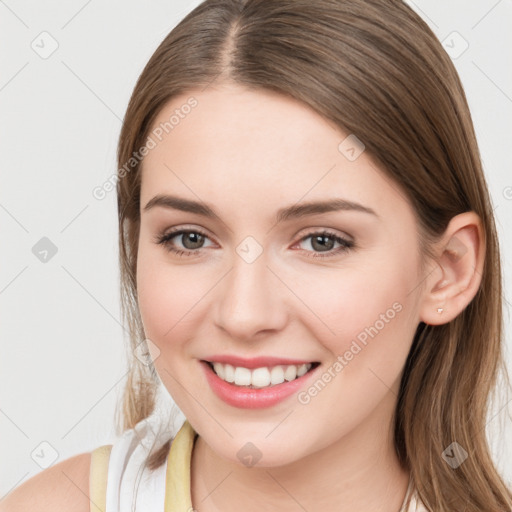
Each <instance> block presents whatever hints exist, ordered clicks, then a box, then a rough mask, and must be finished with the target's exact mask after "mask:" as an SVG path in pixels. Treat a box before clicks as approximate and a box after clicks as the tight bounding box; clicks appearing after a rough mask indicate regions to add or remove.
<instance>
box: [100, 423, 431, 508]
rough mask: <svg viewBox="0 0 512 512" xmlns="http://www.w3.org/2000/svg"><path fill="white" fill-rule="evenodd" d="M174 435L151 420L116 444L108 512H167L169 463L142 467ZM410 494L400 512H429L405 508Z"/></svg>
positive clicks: (413, 501)
mask: <svg viewBox="0 0 512 512" xmlns="http://www.w3.org/2000/svg"><path fill="white" fill-rule="evenodd" d="M166 429H167V430H166ZM175 433H176V432H172V431H170V430H169V426H168V424H167V425H166V426H163V425H162V423H161V421H160V420H158V418H157V421H155V418H154V417H149V418H147V419H145V420H143V421H141V422H139V423H138V424H137V425H136V426H135V428H133V429H131V430H127V431H126V432H124V434H123V435H122V436H121V437H120V438H119V439H118V440H117V441H116V442H114V444H113V446H112V451H111V453H110V461H109V465H108V476H107V491H106V509H105V512H121V511H122V512H132V511H137V512H164V498H165V479H166V471H167V460H166V461H165V463H164V464H162V465H161V466H160V467H159V468H157V469H156V470H155V471H152V472H150V471H149V470H148V469H147V468H145V467H143V463H144V461H145V460H146V458H147V456H148V454H149V450H150V448H151V445H152V443H153V442H155V446H156V448H155V450H153V451H156V450H157V449H158V448H160V446H162V444H163V443H164V441H165V440H166V439H168V438H169V437H170V436H171V435H175ZM410 492H411V486H409V489H408V490H407V494H406V497H405V499H404V502H403V504H402V506H401V508H400V511H399V512H428V511H427V509H426V508H425V507H424V506H423V504H422V503H421V502H420V501H419V500H418V499H417V498H416V494H414V495H413V497H412V499H411V504H410V507H409V508H408V509H407V510H406V509H405V508H404V505H405V502H406V500H407V497H408V495H409V493H410Z"/></svg>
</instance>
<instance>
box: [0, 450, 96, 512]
mask: <svg viewBox="0 0 512 512" xmlns="http://www.w3.org/2000/svg"><path fill="white" fill-rule="evenodd" d="M90 467H91V453H90V452H88V453H81V454H79V455H75V456H73V457H70V458H68V459H66V460H63V461H61V462H59V463H57V464H55V465H53V466H51V467H49V468H47V469H44V470H43V471H41V472H40V473H38V474H37V475H35V476H33V477H32V478H30V479H29V480H27V481H26V482H24V483H23V484H21V485H20V486H18V487H16V489H14V490H13V491H11V492H10V493H9V494H8V495H7V496H6V497H5V498H4V499H2V500H1V501H0V512H29V511H33V510H37V511H39V512H50V511H52V512H60V511H69V510H73V511H75V512H89V510H90V502H89V471H90Z"/></svg>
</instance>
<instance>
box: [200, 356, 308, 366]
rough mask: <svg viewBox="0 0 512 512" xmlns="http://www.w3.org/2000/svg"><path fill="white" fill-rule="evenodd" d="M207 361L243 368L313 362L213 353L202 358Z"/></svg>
mask: <svg viewBox="0 0 512 512" xmlns="http://www.w3.org/2000/svg"><path fill="white" fill-rule="evenodd" d="M203 360H204V361H207V362H209V363H223V364H230V365H231V366H235V367H236V366H241V367H243V368H262V367H264V366H268V367H272V366H277V365H280V364H282V365H290V364H295V365H298V366H300V365H301V364H308V363H313V362H314V361H311V360H309V361H308V360H302V359H289V358H283V357H270V356H268V357H267V356H260V357H251V358H245V357H239V356H232V355H228V354H226V355H214V356H210V357H208V358H205V359H203Z"/></svg>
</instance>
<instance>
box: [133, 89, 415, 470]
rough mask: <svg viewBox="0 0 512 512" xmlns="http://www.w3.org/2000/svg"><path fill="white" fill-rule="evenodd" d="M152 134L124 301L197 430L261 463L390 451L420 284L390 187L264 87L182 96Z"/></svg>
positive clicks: (410, 224) (401, 204)
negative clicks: (134, 296) (131, 304)
mask: <svg viewBox="0 0 512 512" xmlns="http://www.w3.org/2000/svg"><path fill="white" fill-rule="evenodd" d="M191 96H193V97H194V98H195V101H194V100H191V101H189V102H188V103H187V100H189V98H190V97H191ZM186 105H189V107H187V106H186ZM190 105H193V106H192V107H190ZM172 116H174V117H172ZM170 119H171V121H170ZM166 123H167V124H166ZM152 130H153V132H152V135H151V137H152V140H153V142H152V143H149V144H148V147H151V149H149V153H148V154H147V156H146V157H145V159H144V164H143V172H142V188H141V197H140V199H141V226H140V238H139V249H138V264H137V288H138V300H139V306H140V312H141V316H142V320H143V324H144V328H145V333H146V337H147V338H148V339H149V340H150V342H149V346H150V352H151V355H152V357H153V359H154V364H155V367H156V369H157V371H158V374H159V376H160V378H161V380H162V382H163V383H164V384H165V386H166V388H167V390H168V391H169V393H170V394H171V395H172V397H173V398H174V400H175V401H176V403H177V404H178V406H179V407H180V409H181V410H182V411H183V413H184V414H185V416H186V417H187V418H188V419H189V421H190V423H191V424H192V426H193V427H194V429H195V430H196V431H197V432H198V433H199V434H200V436H201V437H203V438H204V440H205V441H206V443H207V444H208V445H209V446H210V447H211V448H212V449H213V450H214V451H215V452H216V453H217V454H219V455H220V456H223V457H225V458H227V459H230V460H232V461H234V462H239V463H243V464H246V465H247V464H248V462H247V461H248V460H252V462H251V463H250V464H249V465H252V464H254V463H255V462H257V464H258V465H261V466H277V465H284V464H287V463H291V462H293V461H295V460H298V459H301V458H303V457H305V456H306V455H310V454H313V453H315V452H318V451H320V450H324V449H327V448H329V447H333V446H335V445H336V444H339V443H344V442H349V441H350V442H351V443H354V442H355V441H356V439H358V440H359V442H361V443H365V442H366V443H375V442H376V441H377V440H379V439H381V438H385V439H388V436H389V433H390V430H389V428H388V426H389V424H390V421H391V415H392V414H393V412H394V407H395V404H396V395H397V393H398V387H399V382H400V376H401V372H402V369H403V366H404V363H405V360H406V357H407V354H408V352H409V349H410V345H411V342H412V338H413V335H414V332H415V330H416V327H417V325H418V323H419V321H420V316H419V307H420V295H419V294H420V283H421V280H422V276H421V275H420V255H419V251H418V239H417V231H416V223H415V219H414V214H413V210H412V209H411V206H410V204H409V203H408V202H407V201H406V199H405V197H404V195H403V194H402V193H401V191H400V190H399V187H398V186H397V185H396V184H394V183H393V182H391V181H390V180H389V179H388V178H386V177H385V176H384V174H383V173H382V172H381V171H380V170H379V169H378V168H377V167H376V165H374V164H373V162H372V161H371V159H370V157H369V156H368V155H367V154H366V153H365V152H364V147H363V146H362V145H361V141H359V140H358V139H355V138H354V136H353V135H350V134H348V133H343V132H341V131H340V130H339V129H337V128H336V127H335V126H334V125H333V124H332V123H330V122H328V121H326V120H325V119H324V118H323V117H321V116H320V115H318V114H317V113H315V112H314V111H312V110H311V109H310V108H308V107H306V106H304V105H302V104H301V103H298V102H295V101H294V100H292V99H288V98H285V97H283V96H280V95H277V94H274V93H271V92H263V91H258V92H255V91H249V90H247V89H244V88H240V87H238V86H233V85H229V86H228V85H224V86H222V87H220V88H216V89H214V88H211V87H210V88H208V89H206V90H205V91H204V92H202V91H200V90H197V91H192V92H191V93H189V94H184V95H183V96H180V97H176V98H174V99H173V101H172V102H171V103H170V104H168V105H167V106H166V107H165V108H164V109H163V110H162V111H161V112H160V114H159V116H158V118H157V119H156V121H155V123H154V125H153V127H152ZM166 132H167V133H166ZM347 137H348V138H347ZM159 139H161V140H159ZM362 142H363V143H364V140H363V141H362ZM153 146H154V147H153ZM165 196H172V198H173V199H172V200H171V199H169V198H167V200H165ZM156 197H160V198H164V199H162V200H160V201H159V200H155V201H152V200H153V199H154V198H156ZM336 201H337V202H338V203H336ZM342 201H346V203H342ZM148 203H150V204H148ZM151 203H152V204H153V205H152V206H151ZM180 205H181V207H180ZM306 205H314V206H306ZM322 205H323V206H322ZM212 212H213V213H212ZM181 230H186V233H185V234H184V233H180V234H176V232H180V231H181ZM171 232H172V233H171ZM171 235H172V236H171ZM162 239H163V240H165V242H162V243H158V241H159V240H162ZM175 251H176V252H175ZM256 358H258V359H256ZM205 361H209V362H217V364H216V365H215V368H216V370H217V372H218V373H219V374H220V377H219V376H217V375H216V373H215V372H214V370H213V369H212V368H211V367H210V365H209V364H208V363H206V362H205ZM228 363H231V367H232V368H230V366H229V365H228ZM292 363H294V364H292ZM303 365H306V366H303ZM310 367H311V368H310ZM306 369H309V371H308V372H307V373H306V374H304V375H303V372H304V371H305V370H306ZM296 372H298V373H299V376H300V377H299V378H295V379H294V375H296ZM221 377H222V378H221ZM233 379H235V381H234V382H231V383H230V382H227V381H229V380H233ZM283 379H284V381H283ZM249 383H251V384H250V386H255V387H248V386H249ZM248 443H252V444H248Z"/></svg>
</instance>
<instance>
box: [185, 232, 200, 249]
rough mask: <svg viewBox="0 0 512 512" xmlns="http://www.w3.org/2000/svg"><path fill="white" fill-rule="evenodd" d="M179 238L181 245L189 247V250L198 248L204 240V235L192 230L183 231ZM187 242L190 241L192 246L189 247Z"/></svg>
mask: <svg viewBox="0 0 512 512" xmlns="http://www.w3.org/2000/svg"><path fill="white" fill-rule="evenodd" d="M181 240H182V243H183V246H184V247H185V248H186V249H191V250H192V249H199V248H200V247H201V245H202V244H203V242H204V236H203V235H201V234H199V233H194V232H190V233H183V234H182V235H181ZM188 242H191V243H192V247H190V246H189V245H188Z"/></svg>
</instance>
